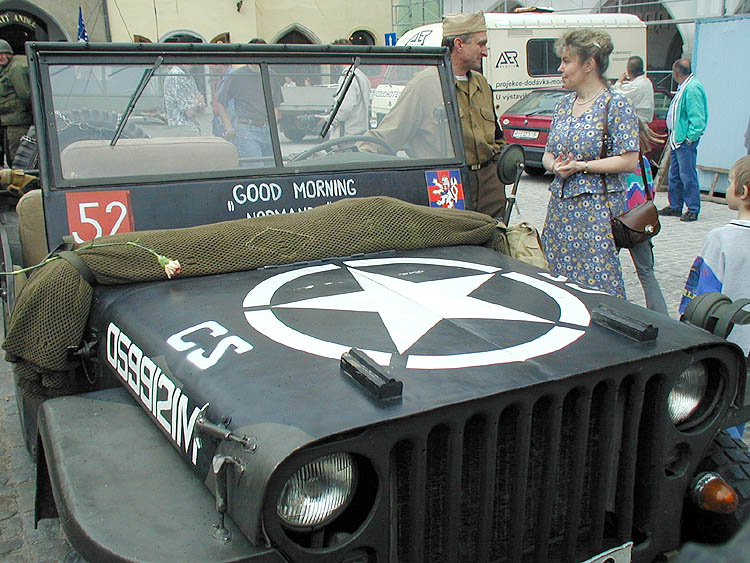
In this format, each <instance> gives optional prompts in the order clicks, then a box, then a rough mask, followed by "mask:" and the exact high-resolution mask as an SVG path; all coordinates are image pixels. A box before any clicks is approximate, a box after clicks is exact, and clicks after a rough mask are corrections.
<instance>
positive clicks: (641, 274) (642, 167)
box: [625, 109, 669, 315]
mask: <svg viewBox="0 0 750 563" xmlns="http://www.w3.org/2000/svg"><path fill="white" fill-rule="evenodd" d="M637 111H638V110H637V109H636V113H637ZM639 136H640V142H641V154H640V155H639V158H638V168H637V169H636V170H635V171H634V172H630V173H628V174H627V175H626V176H625V185H626V186H627V193H626V201H627V208H628V210H630V209H633V208H634V207H635V206H636V205H639V204H641V203H643V202H644V201H646V200H647V199H648V197H647V196H646V190H649V193H650V194H651V199H653V197H654V191H655V190H654V178H653V174H652V172H651V163H649V161H648V158H646V157H645V156H644V155H643V153H646V152H648V151H649V150H651V147H652V146H653V144H654V143H655V142H657V141H659V138H658V137H657V136H656V134H655V133H654V132H653V131H652V130H651V129H650V128H649V126H648V125H647V124H645V123H644V122H643V121H640V122H639ZM644 176H645V182H644ZM630 257H631V258H632V259H633V264H634V265H635V272H636V274H638V279H639V280H640V282H641V287H642V288H643V295H644V297H645V298H646V307H647V308H649V309H651V310H652V311H656V312H657V313H663V314H665V315H667V314H669V312H668V310H667V303H666V301H664V295H663V294H662V292H661V287H659V282H658V281H657V279H656V275H655V274H654V245H653V244H652V243H651V239H649V240H647V241H645V242H642V243H640V244H636V245H635V246H634V247H633V248H631V249H630Z"/></svg>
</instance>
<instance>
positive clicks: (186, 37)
mask: <svg viewBox="0 0 750 563" xmlns="http://www.w3.org/2000/svg"><path fill="white" fill-rule="evenodd" d="M161 42H162V43H205V41H204V39H203V37H201V36H200V35H198V34H197V33H194V32H192V31H187V30H175V31H170V32H169V33H167V34H166V35H164V37H162V38H161Z"/></svg>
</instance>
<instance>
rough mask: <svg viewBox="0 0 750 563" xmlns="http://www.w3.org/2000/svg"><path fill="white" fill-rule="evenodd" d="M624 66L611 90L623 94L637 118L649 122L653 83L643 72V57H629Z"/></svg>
mask: <svg viewBox="0 0 750 563" xmlns="http://www.w3.org/2000/svg"><path fill="white" fill-rule="evenodd" d="M626 68H627V70H626V71H625V72H623V73H622V76H620V78H619V79H618V80H617V82H615V83H614V85H613V86H612V90H614V91H615V92H620V93H621V94H625V95H626V96H627V97H628V99H629V100H630V103H631V104H633V107H634V108H635V114H636V115H637V116H638V119H640V120H641V121H642V122H643V123H651V122H652V121H653V120H654V85H653V84H651V80H649V78H648V76H646V75H645V74H644V72H643V59H642V58H641V57H639V56H638V55H635V56H632V57H630V58H629V59H628V64H627V67H626Z"/></svg>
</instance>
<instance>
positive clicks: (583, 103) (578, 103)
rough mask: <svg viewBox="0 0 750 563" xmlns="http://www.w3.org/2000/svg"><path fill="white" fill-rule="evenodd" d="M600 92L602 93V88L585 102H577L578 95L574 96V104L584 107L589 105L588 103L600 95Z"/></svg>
mask: <svg viewBox="0 0 750 563" xmlns="http://www.w3.org/2000/svg"><path fill="white" fill-rule="evenodd" d="M602 92H604V88H602V89H601V90H599V91H598V92H597V93H596V94H594V95H593V96H591V97H590V98H589V99H587V100H579V99H578V94H576V101H575V103H576V104H577V105H579V106H582V105H585V104H587V103H589V102H590V101H591V100H593V99H595V98H596V97H597V96H598V95H599V94H601V93H602Z"/></svg>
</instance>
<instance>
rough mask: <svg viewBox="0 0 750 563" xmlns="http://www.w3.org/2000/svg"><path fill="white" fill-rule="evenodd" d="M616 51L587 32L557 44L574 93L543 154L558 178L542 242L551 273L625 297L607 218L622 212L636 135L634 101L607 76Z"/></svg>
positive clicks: (559, 112)
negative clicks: (612, 87) (615, 88)
mask: <svg viewBox="0 0 750 563" xmlns="http://www.w3.org/2000/svg"><path fill="white" fill-rule="evenodd" d="M613 48H614V47H613V45H612V39H611V38H610V36H609V35H608V34H607V33H605V32H602V31H595V30H591V29H577V30H572V31H569V32H567V33H566V34H565V35H563V36H562V37H561V38H560V39H558V40H557V42H556V44H555V49H556V52H557V53H558V55H559V56H560V58H561V62H560V67H559V69H558V70H560V72H561V73H562V81H563V86H564V87H565V88H568V89H570V90H573V92H571V93H570V94H568V95H566V96H565V97H563V98H562V99H561V100H560V101H559V102H558V103H557V106H556V107H555V114H554V116H553V118H552V125H551V129H550V133H549V137H548V140H547V146H546V149H545V153H544V156H543V157H542V164H543V165H544V167H545V168H546V169H547V170H548V171H549V172H552V173H553V174H554V175H555V178H554V180H553V181H552V184H551V185H550V188H549V189H550V192H551V195H550V199H549V204H548V206H547V217H546V219H545V222H544V231H543V234H542V246H543V247H544V251H545V253H546V254H547V261H548V262H549V265H550V270H551V271H552V272H554V273H556V274H558V275H562V276H565V277H568V278H571V279H573V280H575V281H577V282H579V283H582V284H585V285H588V286H592V287H597V288H599V289H601V290H603V291H606V292H607V293H609V294H611V295H615V296H617V297H622V298H624V297H625V284H624V282H623V278H622V268H621V266H620V259H619V258H618V255H617V248H616V246H615V240H614V236H613V234H612V225H611V218H612V216H615V217H616V216H617V215H621V214H622V213H623V212H624V211H625V184H624V182H623V178H622V173H623V172H629V171H631V170H634V169H635V167H636V164H637V162H638V147H639V138H638V118H637V117H636V114H635V110H634V109H633V106H632V104H631V103H630V101H629V100H628V99H627V98H626V97H625V96H624V95H622V94H619V93H617V92H613V91H612V90H610V89H609V88H608V84H609V83H608V82H607V80H606V79H605V77H604V76H605V75H604V73H605V72H606V70H607V68H608V66H609V55H610V53H612V50H613ZM605 121H606V125H607V129H608V133H609V142H608V143H607V144H606V145H605V146H604V147H603V145H604V138H603V137H604V125H605ZM602 148H604V149H605V150H604V151H602Z"/></svg>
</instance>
